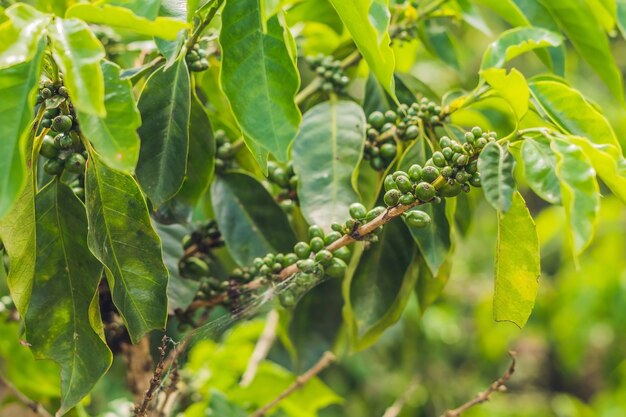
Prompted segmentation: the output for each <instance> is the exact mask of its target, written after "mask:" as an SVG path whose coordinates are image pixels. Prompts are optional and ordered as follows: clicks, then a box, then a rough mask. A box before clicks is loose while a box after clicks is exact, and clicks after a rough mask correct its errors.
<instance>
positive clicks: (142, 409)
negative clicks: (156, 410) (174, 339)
mask: <svg viewBox="0 0 626 417" xmlns="http://www.w3.org/2000/svg"><path fill="white" fill-rule="evenodd" d="M169 340H170V338H169V337H167V336H163V339H161V346H159V354H160V355H159V362H158V363H157V365H156V368H155V370H154V374H153V375H152V378H151V379H150V386H149V387H148V389H147V390H146V393H145V395H144V397H143V401H142V402H141V404H140V405H139V406H138V407H136V408H135V417H146V416H147V415H148V406H149V405H150V401H152V398H153V397H154V393H155V392H156V391H157V389H158V388H159V387H160V386H161V381H162V378H163V369H165V367H164V363H165V357H166V351H167V343H168V341H169Z"/></svg>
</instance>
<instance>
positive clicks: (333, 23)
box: [285, 0, 343, 34]
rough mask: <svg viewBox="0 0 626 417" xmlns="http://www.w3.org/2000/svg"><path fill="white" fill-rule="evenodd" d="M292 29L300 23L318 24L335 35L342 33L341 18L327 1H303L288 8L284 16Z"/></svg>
mask: <svg viewBox="0 0 626 417" xmlns="http://www.w3.org/2000/svg"><path fill="white" fill-rule="evenodd" d="M285 19H286V21H287V24H288V25H289V26H290V27H292V26H294V25H295V24H297V23H300V22H318V23H323V24H325V25H326V26H328V27H330V28H331V29H332V30H334V31H335V32H336V33H337V34H341V32H342V31H343V23H342V22H341V18H340V17H339V15H338V14H337V12H336V11H335V9H334V8H333V6H332V5H331V4H330V2H329V1H328V0H303V1H300V2H297V3H296V4H294V5H293V6H292V7H290V8H289V11H288V13H287V14H286V16H285Z"/></svg>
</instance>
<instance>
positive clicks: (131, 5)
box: [107, 0, 161, 20]
mask: <svg viewBox="0 0 626 417" xmlns="http://www.w3.org/2000/svg"><path fill="white" fill-rule="evenodd" d="M107 3H110V4H112V5H115V6H122V7H125V8H127V9H129V10H131V11H132V12H133V13H134V14H136V15H137V16H141V17H145V18H146V19H150V20H154V19H156V18H157V16H158V15H159V7H160V6H161V0H111V1H108V2H107Z"/></svg>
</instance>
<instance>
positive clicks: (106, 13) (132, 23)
mask: <svg viewBox="0 0 626 417" xmlns="http://www.w3.org/2000/svg"><path fill="white" fill-rule="evenodd" d="M65 17H66V18H71V17H75V18H78V19H82V20H84V21H85V22H89V23H95V24H100V25H107V26H113V27H116V28H120V29H125V30H129V31H132V32H136V33H140V34H142V35H148V36H156V37H159V38H162V39H165V40H176V37H177V36H178V32H180V31H181V30H183V29H187V28H189V25H188V24H187V23H185V22H181V21H180V20H177V19H172V18H169V17H157V18H155V19H154V20H149V19H146V18H145V17H141V16H137V15H135V14H134V13H133V12H132V11H131V10H129V9H127V8H124V7H118V6H110V5H107V4H104V5H101V6H95V5H93V4H75V5H74V6H72V7H70V8H69V9H68V10H67V13H66V14H65Z"/></svg>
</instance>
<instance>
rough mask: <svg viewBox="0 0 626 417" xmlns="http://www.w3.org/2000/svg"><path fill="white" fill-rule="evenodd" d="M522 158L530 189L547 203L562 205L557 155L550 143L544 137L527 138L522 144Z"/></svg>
mask: <svg viewBox="0 0 626 417" xmlns="http://www.w3.org/2000/svg"><path fill="white" fill-rule="evenodd" d="M521 156H522V162H523V164H524V173H525V174H526V175H525V178H526V182H528V185H529V186H530V188H531V189H532V190H533V191H534V192H535V194H537V195H538V196H539V197H541V198H543V199H544V200H546V201H547V202H549V203H552V204H561V187H560V184H559V179H558V177H557V175H556V164H557V162H556V155H555V154H554V152H552V150H551V149H550V142H549V141H548V140H547V139H545V138H542V137H539V138H530V137H527V138H525V139H524V142H523V143H522V150H521Z"/></svg>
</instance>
